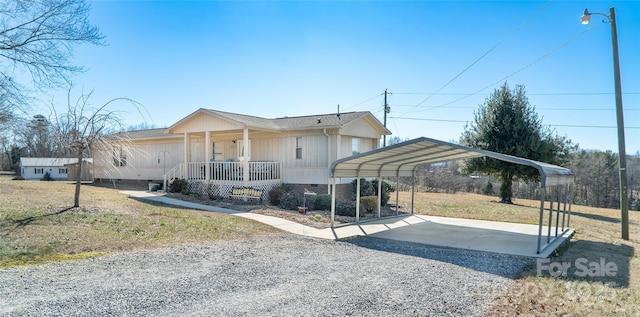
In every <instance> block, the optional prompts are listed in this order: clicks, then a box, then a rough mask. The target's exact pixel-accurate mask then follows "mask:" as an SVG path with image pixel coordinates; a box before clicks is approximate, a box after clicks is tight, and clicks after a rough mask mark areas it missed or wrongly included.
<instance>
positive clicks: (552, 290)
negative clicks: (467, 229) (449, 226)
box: [392, 193, 640, 316]
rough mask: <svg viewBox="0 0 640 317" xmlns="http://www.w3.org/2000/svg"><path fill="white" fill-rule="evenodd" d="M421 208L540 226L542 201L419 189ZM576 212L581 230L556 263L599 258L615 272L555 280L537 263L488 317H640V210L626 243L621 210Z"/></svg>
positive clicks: (403, 198)
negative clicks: (504, 201) (613, 266)
mask: <svg viewBox="0 0 640 317" xmlns="http://www.w3.org/2000/svg"><path fill="white" fill-rule="evenodd" d="M394 199H395V196H392V200H394ZM400 202H401V203H402V204H405V205H406V206H409V205H410V202H411V195H410V193H400ZM415 206H416V210H417V212H418V213H420V214H428V215H433V216H448V217H459V218H471V219H482V220H495V221H506V222H518V223H530V224H537V223H538V217H539V206H540V202H539V201H533V200H523V199H517V200H516V201H515V205H506V204H500V203H498V200H497V198H495V197H488V196H483V195H475V194H433V193H419V194H416V197H415ZM571 210H572V215H571V227H572V228H574V229H575V230H576V234H575V236H574V237H573V238H572V240H571V242H570V244H569V247H568V248H566V249H564V250H563V252H562V254H561V255H560V256H558V257H554V258H552V259H550V261H553V262H568V263H570V264H571V265H572V267H574V268H575V263H576V260H577V259H580V258H584V259H587V260H588V262H599V260H600V258H603V259H604V260H605V262H613V263H615V264H616V266H617V268H618V270H617V272H616V274H615V276H609V277H604V278H597V277H593V278H582V277H578V276H575V274H568V275H567V277H563V278H555V277H551V276H549V274H545V275H546V276H537V275H538V272H537V267H532V268H531V269H530V270H528V271H527V272H524V274H523V276H522V278H521V279H519V280H517V281H516V283H515V285H514V286H513V287H512V288H511V289H509V291H508V292H507V293H506V294H505V295H503V296H501V297H499V298H496V302H495V305H494V307H493V308H492V310H491V311H490V312H489V313H488V314H487V315H488V316H638V314H639V313H640V259H639V257H638V253H637V251H636V250H637V248H638V247H639V246H640V212H637V211H630V214H629V218H630V228H629V233H630V238H631V239H630V240H629V241H624V240H622V239H621V238H620V237H621V224H620V211H619V210H614V209H604V208H592V207H584V206H572V207H571ZM574 272H575V271H574ZM545 273H546V272H545ZM570 273H571V271H570Z"/></svg>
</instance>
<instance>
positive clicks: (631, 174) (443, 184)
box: [399, 150, 640, 210]
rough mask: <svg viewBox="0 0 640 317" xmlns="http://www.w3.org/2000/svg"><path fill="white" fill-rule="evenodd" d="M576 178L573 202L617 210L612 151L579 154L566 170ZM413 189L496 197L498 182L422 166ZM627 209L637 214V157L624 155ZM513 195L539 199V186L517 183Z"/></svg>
mask: <svg viewBox="0 0 640 317" xmlns="http://www.w3.org/2000/svg"><path fill="white" fill-rule="evenodd" d="M567 167H568V168H569V169H571V170H572V171H573V172H574V174H575V182H574V188H573V189H574V198H573V202H574V203H575V204H578V205H585V206H592V207H602V208H614V209H617V208H620V196H619V193H620V181H619V180H620V178H619V173H618V155H617V154H616V153H613V152H611V151H604V152H603V151H593V150H578V151H577V152H575V153H574V154H573V157H572V159H571V161H570V163H569V165H568V166H567ZM416 176H417V177H416V184H415V185H416V189H417V190H419V191H426V192H442V193H456V192H470V193H478V194H485V195H497V191H498V188H499V187H500V182H499V181H497V180H495V179H494V178H493V177H491V176H489V175H483V174H472V175H465V174H463V173H462V172H461V168H460V165H459V164H458V162H447V163H440V164H432V165H425V166H422V167H420V168H419V169H418V171H417V174H416ZM627 177H628V192H629V209H631V210H640V153H637V154H635V155H627ZM399 188H400V190H402V191H404V190H410V189H411V179H409V178H402V179H401V180H400V184H399ZM513 195H514V197H515V198H521V199H539V198H540V183H539V182H523V181H516V182H514V183H513Z"/></svg>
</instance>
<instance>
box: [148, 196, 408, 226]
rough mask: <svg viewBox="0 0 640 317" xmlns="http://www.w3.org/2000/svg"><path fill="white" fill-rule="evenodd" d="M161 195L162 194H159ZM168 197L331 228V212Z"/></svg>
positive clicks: (386, 210)
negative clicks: (302, 211) (302, 210)
mask: <svg viewBox="0 0 640 317" xmlns="http://www.w3.org/2000/svg"><path fill="white" fill-rule="evenodd" d="M159 194H161V193H159ZM165 195H166V196H167V197H170V198H175V199H180V200H184V201H188V202H192V203H198V204H203V205H209V206H216V207H221V208H227V209H232V210H239V211H248V212H252V213H256V214H261V215H267V216H273V217H278V218H282V219H286V220H289V221H293V222H297V223H300V224H303V225H306V226H310V227H313V228H317V229H325V228H330V227H331V211H329V210H309V211H307V212H306V213H300V212H298V211H294V210H286V209H282V208H279V207H277V206H272V205H270V204H268V203H263V204H255V203H252V202H242V201H239V200H227V199H225V200H211V199H209V198H208V197H205V196H199V195H183V194H180V193H167V194H165ZM398 213H399V214H406V212H405V211H404V210H403V208H402V207H401V208H400V209H399V210H398ZM389 216H396V210H395V207H389V206H386V207H383V208H382V209H381V210H380V217H389ZM375 218H377V213H375V212H369V213H367V212H361V214H360V221H363V220H372V219H375ZM352 222H356V217H345V216H339V215H336V216H335V224H336V225H338V224H344V223H352Z"/></svg>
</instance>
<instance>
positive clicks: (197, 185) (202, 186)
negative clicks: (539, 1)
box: [187, 180, 282, 201]
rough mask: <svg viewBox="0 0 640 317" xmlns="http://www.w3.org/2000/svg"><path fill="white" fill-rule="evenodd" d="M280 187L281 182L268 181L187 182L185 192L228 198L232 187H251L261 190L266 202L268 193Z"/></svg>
mask: <svg viewBox="0 0 640 317" xmlns="http://www.w3.org/2000/svg"><path fill="white" fill-rule="evenodd" d="M280 185H282V181H279V180H268V181H255V182H249V183H247V184H245V183H243V182H242V181H206V180H190V181H188V182H187V192H188V193H189V194H195V195H202V196H209V197H211V198H217V197H222V198H229V194H231V189H232V188H234V187H251V188H255V189H261V190H262V200H263V201H268V199H269V191H270V190H271V189H273V188H275V187H278V186H280Z"/></svg>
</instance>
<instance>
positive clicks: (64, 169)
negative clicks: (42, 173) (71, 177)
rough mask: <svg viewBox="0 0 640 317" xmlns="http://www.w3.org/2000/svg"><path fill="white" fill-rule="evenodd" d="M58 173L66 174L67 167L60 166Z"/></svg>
mask: <svg viewBox="0 0 640 317" xmlns="http://www.w3.org/2000/svg"><path fill="white" fill-rule="evenodd" d="M58 174H67V168H66V167H65V168H60V169H58Z"/></svg>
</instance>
